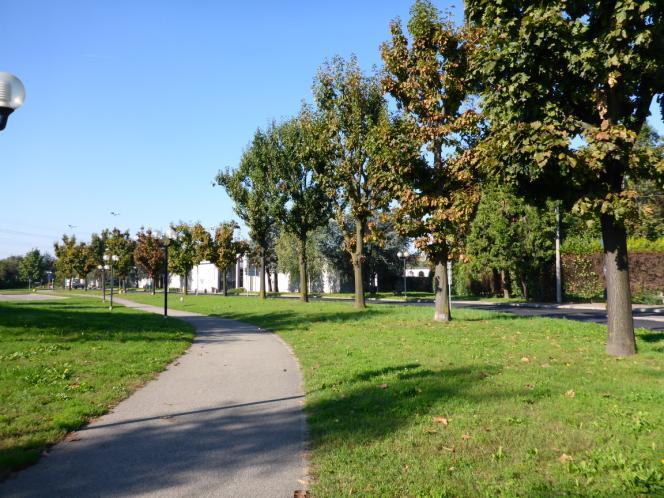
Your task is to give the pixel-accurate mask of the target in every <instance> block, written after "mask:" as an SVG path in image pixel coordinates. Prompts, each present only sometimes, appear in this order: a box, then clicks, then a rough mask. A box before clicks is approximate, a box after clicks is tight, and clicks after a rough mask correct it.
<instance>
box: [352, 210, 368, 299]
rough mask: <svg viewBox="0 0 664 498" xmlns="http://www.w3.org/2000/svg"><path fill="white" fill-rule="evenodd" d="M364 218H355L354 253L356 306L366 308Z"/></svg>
mask: <svg viewBox="0 0 664 498" xmlns="http://www.w3.org/2000/svg"><path fill="white" fill-rule="evenodd" d="M363 253H364V220H359V219H356V220H355V253H354V254H353V255H352V261H353V274H354V276H355V307H356V308H358V309H364V308H366V304H365V302H364V280H363V278H362V260H363V259H364V254H363Z"/></svg>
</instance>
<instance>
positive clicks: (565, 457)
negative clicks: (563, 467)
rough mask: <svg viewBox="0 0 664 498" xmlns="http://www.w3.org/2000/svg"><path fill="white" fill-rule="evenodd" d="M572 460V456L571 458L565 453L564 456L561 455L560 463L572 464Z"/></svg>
mask: <svg viewBox="0 0 664 498" xmlns="http://www.w3.org/2000/svg"><path fill="white" fill-rule="evenodd" d="M572 460H574V459H573V458H572V457H571V456H569V455H568V454H567V453H563V454H562V455H560V458H558V461H559V462H560V463H567V462H571V461H572Z"/></svg>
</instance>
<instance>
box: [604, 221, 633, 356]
mask: <svg viewBox="0 0 664 498" xmlns="http://www.w3.org/2000/svg"><path fill="white" fill-rule="evenodd" d="M600 220H601V223H602V239H603V241H604V268H605V280H606V290H607V301H606V311H607V324H608V337H607V341H606V352H607V353H608V354H609V355H611V356H629V355H633V354H634V353H636V340H635V338H634V320H633V317H632V296H631V292H630V288H629V264H628V260H627V233H626V231H625V227H624V226H622V224H620V223H619V222H617V221H616V219H615V218H614V217H613V216H611V215H608V214H604V215H601V216H600Z"/></svg>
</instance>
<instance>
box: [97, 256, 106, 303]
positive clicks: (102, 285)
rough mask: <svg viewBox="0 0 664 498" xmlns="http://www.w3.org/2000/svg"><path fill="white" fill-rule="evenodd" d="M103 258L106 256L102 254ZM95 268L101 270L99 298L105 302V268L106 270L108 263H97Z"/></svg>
mask: <svg viewBox="0 0 664 498" xmlns="http://www.w3.org/2000/svg"><path fill="white" fill-rule="evenodd" d="M105 260H106V256H104V261H105ZM97 270H99V271H101V296H102V298H101V299H102V301H103V302H106V270H108V265H97Z"/></svg>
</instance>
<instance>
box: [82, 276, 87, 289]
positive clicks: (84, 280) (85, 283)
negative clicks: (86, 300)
mask: <svg viewBox="0 0 664 498" xmlns="http://www.w3.org/2000/svg"><path fill="white" fill-rule="evenodd" d="M83 282H84V283H83V285H84V286H85V292H88V277H85V278H84V279H83Z"/></svg>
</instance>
